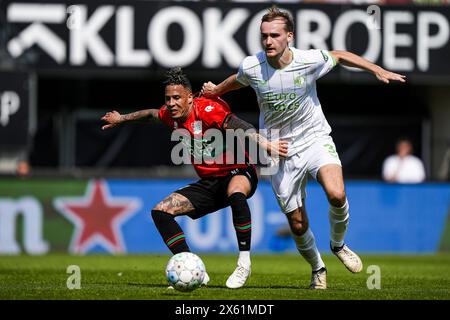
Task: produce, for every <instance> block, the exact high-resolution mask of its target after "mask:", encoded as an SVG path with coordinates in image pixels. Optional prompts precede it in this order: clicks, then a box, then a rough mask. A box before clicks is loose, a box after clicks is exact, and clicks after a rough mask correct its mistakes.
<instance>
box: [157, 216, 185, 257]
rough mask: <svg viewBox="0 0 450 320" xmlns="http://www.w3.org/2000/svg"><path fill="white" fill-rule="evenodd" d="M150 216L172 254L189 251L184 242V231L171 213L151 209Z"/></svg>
mask: <svg viewBox="0 0 450 320" xmlns="http://www.w3.org/2000/svg"><path fill="white" fill-rule="evenodd" d="M152 218H153V221H154V222H155V225H156V228H158V231H159V233H160V234H161V237H162V238H163V240H164V242H165V244H166V246H167V247H168V248H169V249H170V251H172V253H173V254H177V253H180V252H190V251H191V250H189V246H188V245H187V243H186V237H185V235H184V232H183V230H181V228H180V226H179V224H178V223H177V222H176V221H175V218H174V216H173V215H171V214H169V213H166V212H163V211H159V210H152Z"/></svg>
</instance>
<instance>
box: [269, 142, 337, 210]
mask: <svg viewBox="0 0 450 320" xmlns="http://www.w3.org/2000/svg"><path fill="white" fill-rule="evenodd" d="M327 164H337V165H339V166H342V164H341V160H339V155H338V154H337V152H336V146H335V145H334V142H333V139H332V138H331V137H330V136H328V137H323V138H320V139H318V140H317V141H316V142H314V143H313V144H312V145H311V146H309V147H308V148H307V149H305V150H304V151H302V152H299V153H296V154H294V155H292V156H291V157H289V158H287V159H280V162H279V168H278V171H277V173H275V174H273V175H272V176H271V182H272V189H273V192H274V194H275V196H276V198H277V201H278V204H279V205H280V208H281V210H282V211H283V212H284V213H289V212H292V211H294V210H295V209H297V208H300V207H301V206H302V204H303V199H305V198H306V182H307V179H308V173H309V174H310V175H311V176H312V177H313V178H314V179H316V180H317V173H318V172H319V169H320V168H321V167H323V166H324V165H327Z"/></svg>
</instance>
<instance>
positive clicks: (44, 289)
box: [0, 254, 450, 300]
mask: <svg viewBox="0 0 450 320" xmlns="http://www.w3.org/2000/svg"><path fill="white" fill-rule="evenodd" d="M201 257H202V259H203V261H204V262H205V265H206V268H207V271H208V273H209V275H210V277H211V282H210V285H208V287H203V288H200V289H197V290H195V291H193V292H191V293H182V292H178V291H175V290H168V289H167V284H166V279H165V276H164V269H165V265H166V263H167V261H168V259H169V256H168V255H140V256H139V255H135V256H107V255H90V256H70V255H48V256H39V257H33V256H2V257H0V299H2V300H3V299H34V300H36V299H58V300H59V299H64V300H65V299H70V300H71V299H83V300H84V299H106V300H110V299H111V300H116V299H151V300H176V299H182V300H190V299H195V300H203V299H205V300H216V299H217V300H219V299H220V300H235V299H236V300H252V299H259V300H276V299H279V300H292V299H302V300H305V299H314V300H317V299H350V300H353V299H364V300H378V299H383V300H403V299H437V300H450V255H449V254H439V255H423V256H404V255H399V256H394V255H392V256H381V255H365V256H362V259H363V262H364V270H363V271H362V272H361V273H359V274H352V273H350V272H349V271H347V269H345V267H344V266H343V265H342V264H341V263H340V262H339V261H338V260H337V258H336V257H334V256H331V255H330V256H324V261H325V263H326V265H327V268H328V281H327V282H328V290H325V291H311V290H308V289H307V287H308V284H309V280H310V270H309V266H308V265H307V264H306V262H305V261H304V260H303V258H301V257H300V256H299V255H295V254H284V255H256V254H255V255H254V256H253V258H252V276H251V278H250V280H249V282H248V284H247V285H246V287H244V288H242V289H237V290H231V289H227V288H226V287H225V281H226V279H227V277H228V275H229V274H230V273H231V272H232V271H233V270H234V267H235V263H236V257H235V256H231V255H201ZM69 265H77V266H79V267H80V271H81V289H73V290H69V289H68V288H67V286H66V283H67V279H68V277H69V276H70V275H71V274H68V273H67V267H68V266H69ZM370 265H377V266H379V268H380V271H381V275H380V276H381V278H380V280H381V288H380V289H379V290H378V289H372V290H369V289H368V287H367V282H368V278H369V277H370V276H371V275H372V274H371V273H367V267H368V266H370Z"/></svg>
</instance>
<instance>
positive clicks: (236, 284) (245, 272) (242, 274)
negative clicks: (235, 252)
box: [226, 264, 252, 289]
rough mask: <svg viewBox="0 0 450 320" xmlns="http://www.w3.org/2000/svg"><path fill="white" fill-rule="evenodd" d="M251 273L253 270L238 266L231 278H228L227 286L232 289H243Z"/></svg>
mask: <svg viewBox="0 0 450 320" xmlns="http://www.w3.org/2000/svg"><path fill="white" fill-rule="evenodd" d="M251 273H252V272H251V268H249V269H247V268H245V267H243V266H240V265H239V264H238V266H237V267H236V269H235V270H234V272H233V273H232V274H231V276H229V277H228V280H227V282H226V286H227V287H228V288H230V289H238V288H241V287H243V286H244V284H245V282H246V281H247V279H248V277H250V274H251Z"/></svg>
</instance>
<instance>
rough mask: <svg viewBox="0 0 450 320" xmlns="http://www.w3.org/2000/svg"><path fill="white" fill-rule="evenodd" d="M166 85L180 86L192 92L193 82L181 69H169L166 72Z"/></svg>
mask: <svg viewBox="0 0 450 320" xmlns="http://www.w3.org/2000/svg"><path fill="white" fill-rule="evenodd" d="M164 84H165V85H166V86H169V85H178V84H179V85H181V86H183V87H184V88H185V89H189V91H192V86H191V82H190V81H189V79H188V77H187V76H186V75H185V74H184V72H183V70H182V69H181V68H180V67H175V68H172V69H169V70H168V71H167V72H166V80H165V81H164Z"/></svg>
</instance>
